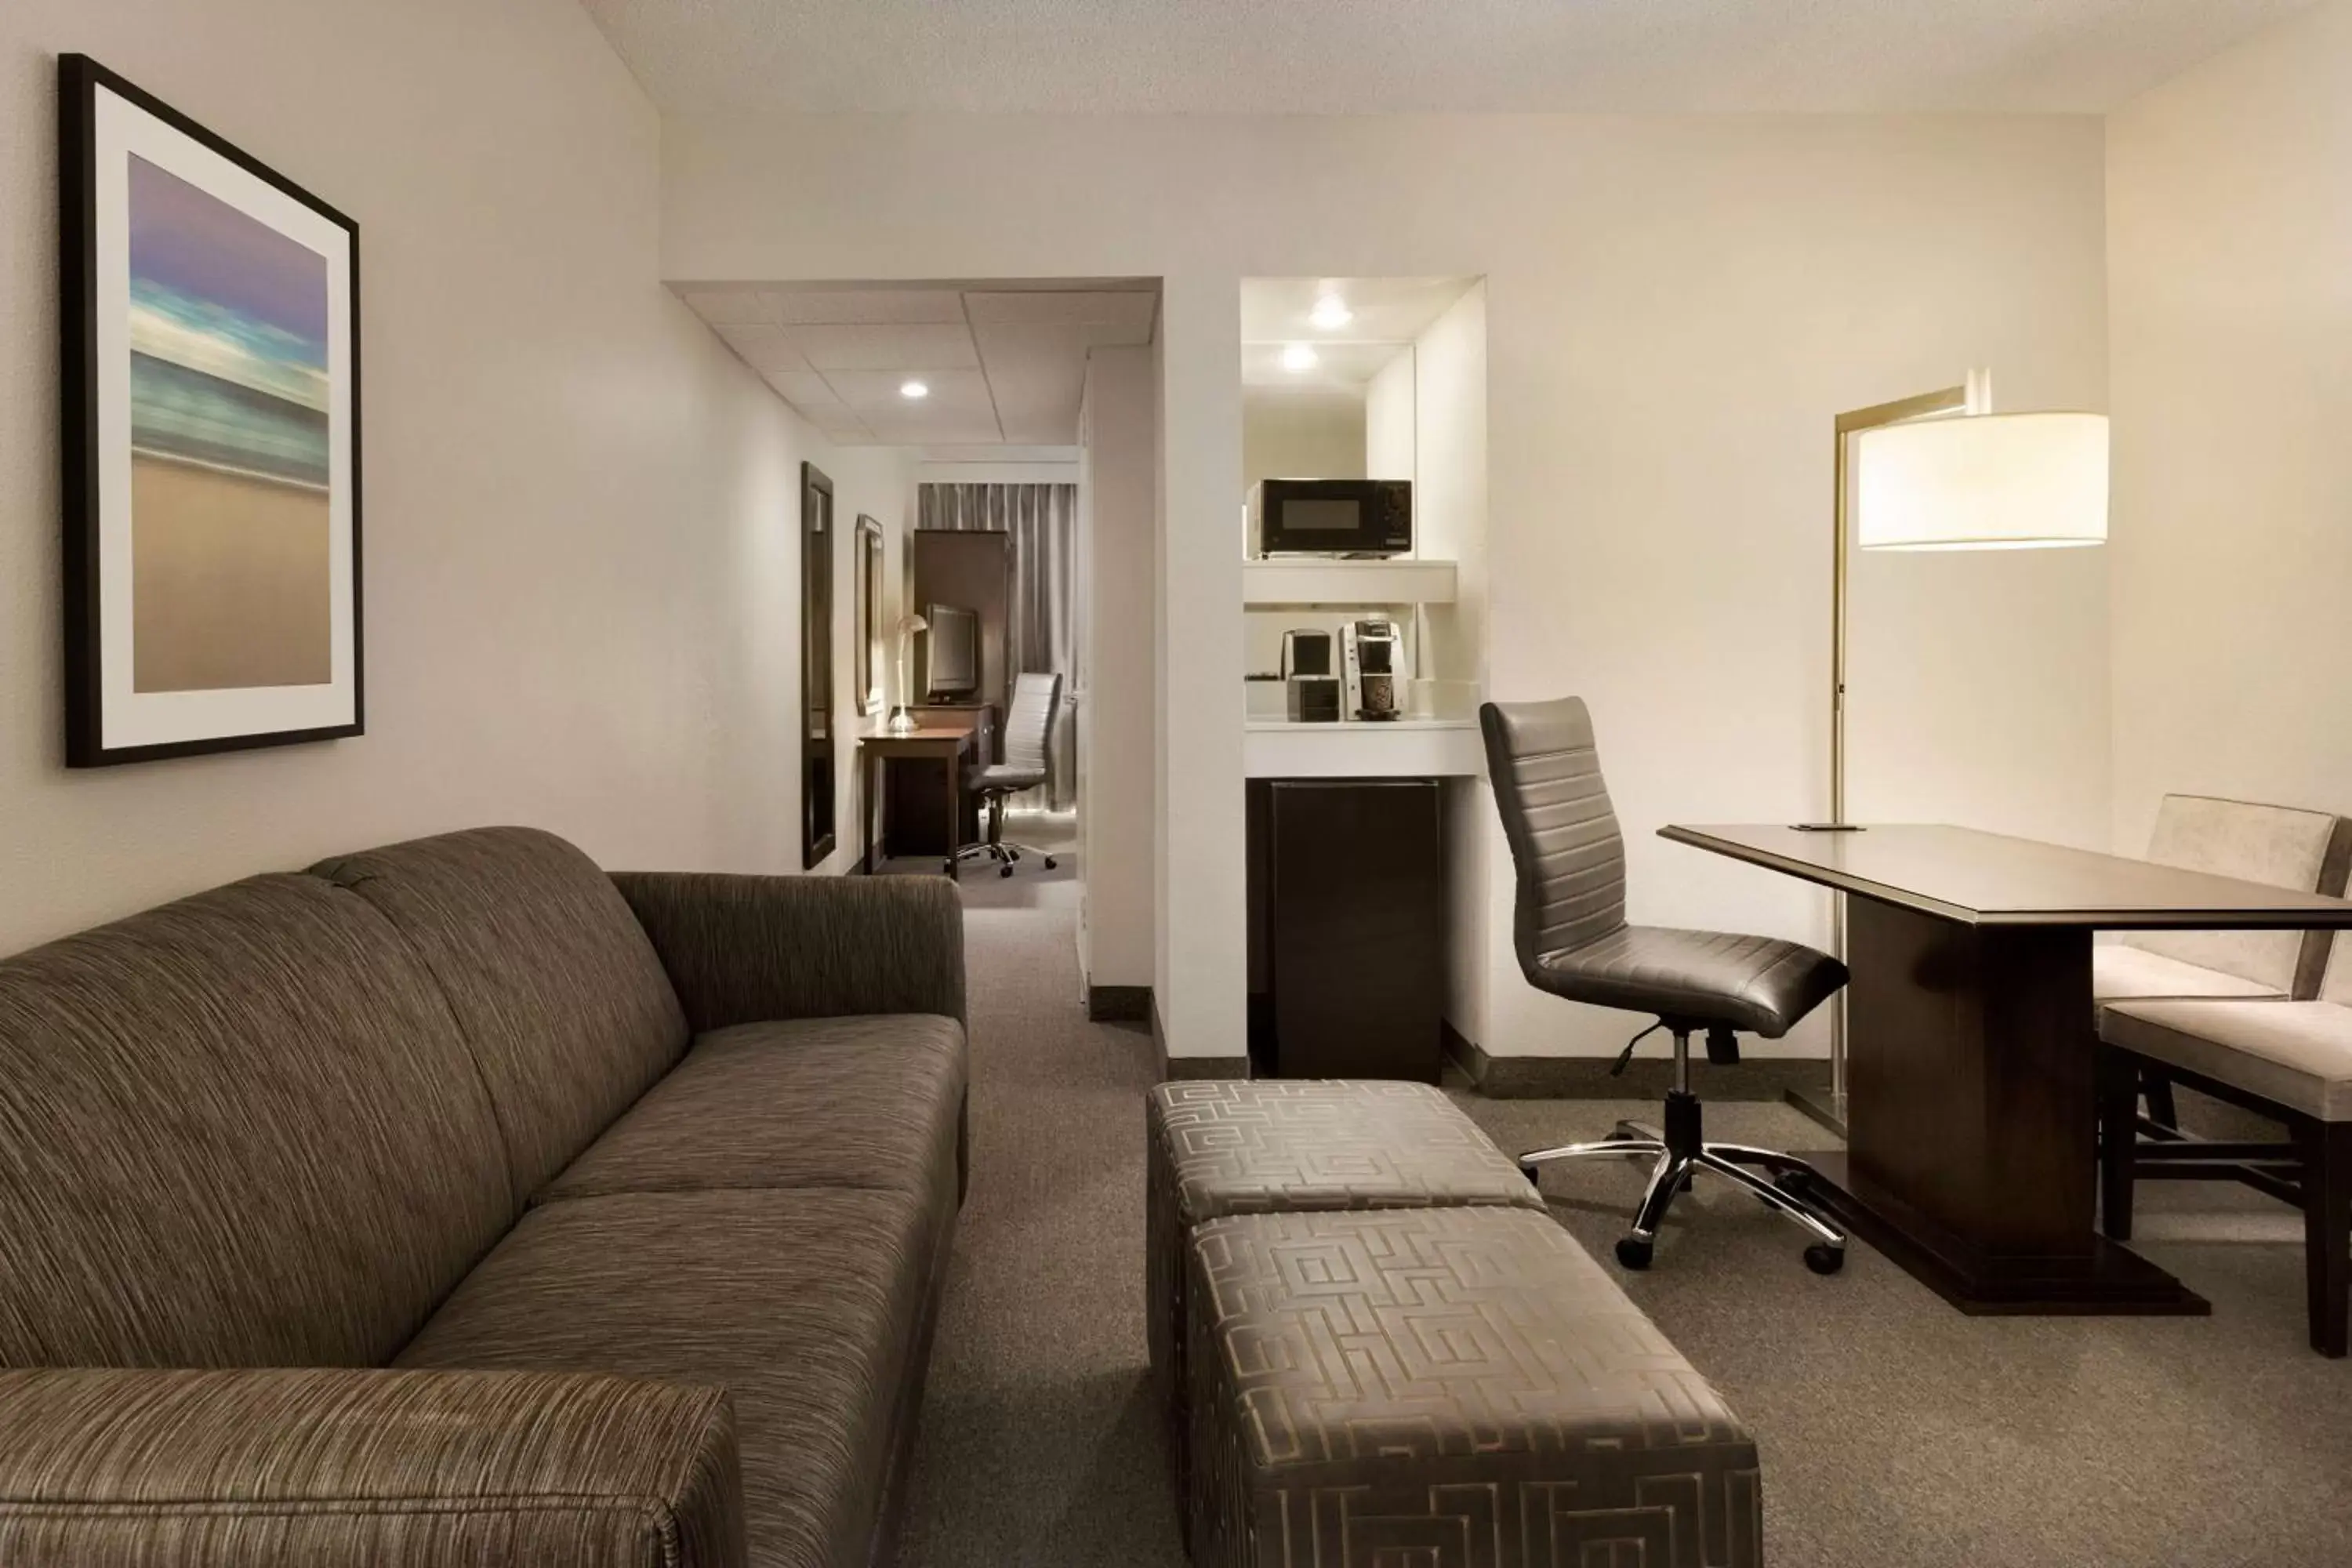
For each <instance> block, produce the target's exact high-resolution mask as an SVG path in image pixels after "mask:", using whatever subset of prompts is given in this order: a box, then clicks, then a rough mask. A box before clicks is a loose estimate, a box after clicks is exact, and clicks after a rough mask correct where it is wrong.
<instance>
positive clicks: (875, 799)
mask: <svg viewBox="0 0 2352 1568" xmlns="http://www.w3.org/2000/svg"><path fill="white" fill-rule="evenodd" d="M987 737H988V721H987V719H986V718H985V717H974V716H970V715H960V714H956V713H953V712H950V711H944V710H929V711H923V712H919V714H918V717H917V721H916V727H915V728H914V729H912V730H908V731H903V732H900V733H895V734H894V733H892V731H891V730H890V727H889V725H888V723H887V721H882V720H877V721H874V722H873V723H871V724H868V725H866V727H865V728H864V729H862V730H860V731H858V732H857V772H858V785H859V788H858V792H857V798H858V801H859V811H858V815H859V816H860V817H861V818H863V820H862V821H861V822H860V823H859V825H858V826H859V829H860V831H859V848H858V858H857V868H858V869H859V870H860V871H861V872H863V873H864V874H866V876H869V877H870V876H872V875H873V874H874V814H875V807H876V805H877V804H878V803H879V801H880V799H881V789H880V787H879V786H880V775H881V773H882V764H883V763H885V762H888V761H891V760H894V759H902V760H904V761H907V762H910V763H930V764H932V766H933V767H934V768H936V769H937V772H938V776H939V779H940V790H941V792H942V805H943V809H942V810H941V812H940V821H941V822H943V823H946V824H949V825H953V824H956V823H960V822H961V821H962V820H963V818H964V787H963V770H964V765H965V763H968V762H970V761H971V760H972V759H973V758H975V757H977V756H979V755H980V754H981V753H982V748H984V747H985V746H986V744H987ZM956 837H957V836H956V835H954V834H953V833H950V835H949V842H948V846H947V853H946V857H945V862H946V863H945V865H944V867H943V869H944V870H945V871H946V872H947V874H948V875H949V876H950V877H954V876H956V875H957V873H958V867H959V866H960V865H961V862H960V861H959V860H958V859H957V858H956V849H957V847H958V846H957V844H956V842H955V839H956Z"/></svg>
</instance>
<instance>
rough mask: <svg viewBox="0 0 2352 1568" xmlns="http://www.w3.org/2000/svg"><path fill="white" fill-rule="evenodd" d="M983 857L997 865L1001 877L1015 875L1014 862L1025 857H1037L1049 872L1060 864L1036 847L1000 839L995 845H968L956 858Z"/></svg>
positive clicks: (957, 852) (984, 843)
mask: <svg viewBox="0 0 2352 1568" xmlns="http://www.w3.org/2000/svg"><path fill="white" fill-rule="evenodd" d="M983 855H985V856H987V857H988V858H990V859H992V860H993V861H995V862H996V863H997V867H998V869H997V873H996V874H997V875H998V876H1000V877H1010V876H1011V875H1013V862H1014V861H1016V860H1018V859H1020V858H1021V857H1022V856H1024V855H1034V856H1036V857H1037V858H1039V859H1040V860H1043V861H1044V862H1045V869H1047V870H1048V871H1050V870H1052V869H1053V868H1055V866H1057V865H1059V864H1060V862H1059V861H1057V860H1056V859H1055V858H1054V857H1053V856H1051V855H1048V854H1046V853H1045V851H1044V850H1042V849H1040V848H1038V847H1036V846H1035V845H1034V844H1023V843H1020V842H1018V841H1016V840H1014V839H1011V838H1005V839H1000V840H998V841H997V842H996V843H993V844H990V843H986V842H982V843H979V844H967V845H965V846H964V847H962V848H961V849H959V850H957V851H956V858H957V859H959V860H977V859H979V858H981V857H982V856H983Z"/></svg>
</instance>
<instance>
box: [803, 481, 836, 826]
mask: <svg viewBox="0 0 2352 1568" xmlns="http://www.w3.org/2000/svg"><path fill="white" fill-rule="evenodd" d="M833 535H834V527H833V481H832V480H831V479H827V478H825V476H824V472H823V471H822V470H820V469H819V468H817V466H816V465H815V464H814V463H803V464H802V465H801V869H803V871H814V869H816V868H817V867H818V866H819V865H820V864H821V863H822V862H823V861H824V858H825V857H826V856H828V855H830V854H832V853H833V850H834V845H835V842H836V841H837V840H836V837H835V810H834V804H835V803H834V723H833Z"/></svg>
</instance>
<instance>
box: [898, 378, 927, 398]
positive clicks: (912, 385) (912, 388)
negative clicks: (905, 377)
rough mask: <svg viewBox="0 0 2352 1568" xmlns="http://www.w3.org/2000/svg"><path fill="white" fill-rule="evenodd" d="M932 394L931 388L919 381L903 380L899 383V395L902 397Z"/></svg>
mask: <svg viewBox="0 0 2352 1568" xmlns="http://www.w3.org/2000/svg"><path fill="white" fill-rule="evenodd" d="M898 395H899V396H901V397H929V395H931V389H930V388H929V387H928V386H925V385H924V384H922V383H921V382H919V381H902V382H900V383H899V384H898Z"/></svg>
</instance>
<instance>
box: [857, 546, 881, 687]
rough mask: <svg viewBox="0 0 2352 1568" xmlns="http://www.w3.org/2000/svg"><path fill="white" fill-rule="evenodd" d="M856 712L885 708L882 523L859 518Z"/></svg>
mask: <svg viewBox="0 0 2352 1568" xmlns="http://www.w3.org/2000/svg"><path fill="white" fill-rule="evenodd" d="M856 594H857V635H856V646H857V711H858V712H859V713H860V714H861V715H864V714H870V713H879V712H880V711H881V710H882V666H883V657H882V649H881V645H880V642H879V639H880V637H881V636H882V525H881V524H880V523H878V522H877V521H874V520H873V519H872V518H870V517H866V516H865V515H864V514H862V513H861V514H860V515H859V517H858V519H857V587H856Z"/></svg>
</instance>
